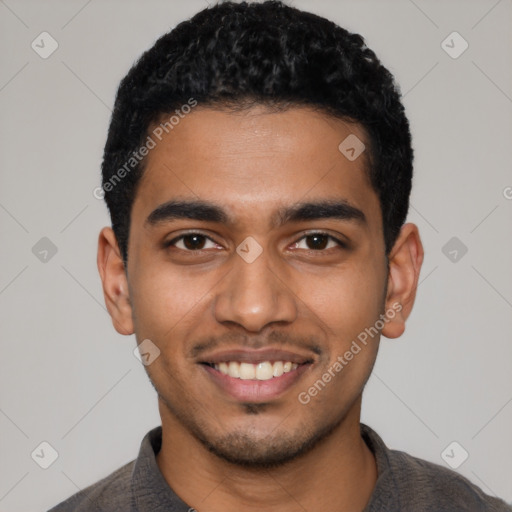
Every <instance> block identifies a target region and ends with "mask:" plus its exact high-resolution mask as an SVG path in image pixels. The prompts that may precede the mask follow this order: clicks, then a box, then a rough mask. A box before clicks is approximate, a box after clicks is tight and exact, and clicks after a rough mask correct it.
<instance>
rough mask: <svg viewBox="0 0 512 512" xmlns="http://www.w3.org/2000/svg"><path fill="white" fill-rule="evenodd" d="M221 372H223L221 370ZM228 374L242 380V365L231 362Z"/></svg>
mask: <svg viewBox="0 0 512 512" xmlns="http://www.w3.org/2000/svg"><path fill="white" fill-rule="evenodd" d="M219 370H220V371H222V370H221V369H220V368H219ZM227 374H228V375H229V376H230V377H235V378H236V379H239V378H240V365H239V364H238V363H237V362H236V361H230V362H229V365H228V372H227Z"/></svg>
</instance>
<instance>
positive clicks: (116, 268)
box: [97, 227, 134, 335]
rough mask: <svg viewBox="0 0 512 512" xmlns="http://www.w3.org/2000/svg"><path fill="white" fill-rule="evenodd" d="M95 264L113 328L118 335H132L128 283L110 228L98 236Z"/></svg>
mask: <svg viewBox="0 0 512 512" xmlns="http://www.w3.org/2000/svg"><path fill="white" fill-rule="evenodd" d="M97 264H98V271H99V273H100V277H101V282H102V286H103V296H104V297H105V305H106V306H107V310H108V312H109V314H110V316H111V317H112V323H113V325H114V328H115V329H116V331H117V332H118V333H119V334H125V335H130V334H133V332H134V329H133V320H132V308H131V303H130V296H129V292H128V281H127V278H126V272H125V268H124V264H123V259H122V256H121V252H120V250H119V245H118V243H117V239H116V236H115V234H114V231H113V230H112V228H110V227H105V228H103V229H102V230H101V232H100V234H99V237H98V257H97Z"/></svg>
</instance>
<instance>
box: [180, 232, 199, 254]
mask: <svg viewBox="0 0 512 512" xmlns="http://www.w3.org/2000/svg"><path fill="white" fill-rule="evenodd" d="M183 243H184V245H185V247H186V248H187V249H190V250H192V251H194V250H197V249H201V248H202V247H203V245H204V236H202V235H187V236H186V237H184V238H183Z"/></svg>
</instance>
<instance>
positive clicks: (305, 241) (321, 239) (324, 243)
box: [293, 233, 345, 251]
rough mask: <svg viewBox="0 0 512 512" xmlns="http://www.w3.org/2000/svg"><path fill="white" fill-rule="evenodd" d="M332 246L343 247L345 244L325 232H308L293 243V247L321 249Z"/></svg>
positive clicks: (311, 249)
mask: <svg viewBox="0 0 512 512" xmlns="http://www.w3.org/2000/svg"><path fill="white" fill-rule="evenodd" d="M333 247H345V244H344V243H343V242H342V241H341V240H338V239H337V238H334V237H333V236H331V235H328V234H327V233H308V234H307V235H306V236H303V237H302V238H301V239H300V240H298V241H297V242H295V244H294V245H293V248H294V249H305V250H309V251H323V250H326V249H332V248H333Z"/></svg>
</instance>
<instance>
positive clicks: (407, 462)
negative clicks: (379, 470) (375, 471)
mask: <svg viewBox="0 0 512 512" xmlns="http://www.w3.org/2000/svg"><path fill="white" fill-rule="evenodd" d="M390 461H391V466H392V467H393V473H394V479H395V481H396V485H397V487H398V488H399V489H400V490H401V494H402V496H404V498H405V499H407V500H408V503H409V502H410V503H418V502H420V503H424V504H425V505H427V504H429V503H430V504H433V503H436V504H438V505H437V506H438V507H439V508H438V509H439V510H468V511H475V512H476V511H479V510H481V511H484V510H485V511H507V512H510V511H512V507H509V506H507V505H506V503H505V502H504V501H502V500H500V499H498V498H494V497H492V496H489V495H488V494H486V493H484V492H483V491H482V489H480V488H479V487H478V486H476V485H475V484H473V483H472V482H470V481H469V480H468V479H467V478H465V477H464V476H462V475H460V474H459V473H456V472H455V471H452V470H451V469H448V468H445V467H443V466H440V465H439V464H434V463H432V462H428V461H426V460H422V459H419V458H417V457H413V456H412V455H409V454H407V453H404V452H401V451H397V450H390ZM442 507H444V508H442ZM426 508H427V507H426Z"/></svg>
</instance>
